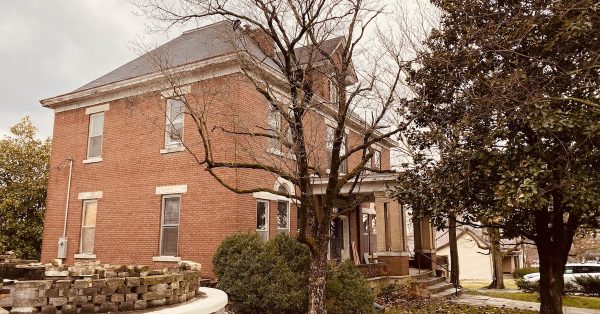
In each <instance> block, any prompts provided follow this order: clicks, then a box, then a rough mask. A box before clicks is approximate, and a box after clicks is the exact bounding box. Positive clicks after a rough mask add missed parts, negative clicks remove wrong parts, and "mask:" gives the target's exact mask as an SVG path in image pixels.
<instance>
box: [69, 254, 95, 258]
mask: <svg viewBox="0 0 600 314" xmlns="http://www.w3.org/2000/svg"><path fill="white" fill-rule="evenodd" d="M73 258H75V259H95V258H96V254H85V253H77V254H75V255H74V256H73Z"/></svg>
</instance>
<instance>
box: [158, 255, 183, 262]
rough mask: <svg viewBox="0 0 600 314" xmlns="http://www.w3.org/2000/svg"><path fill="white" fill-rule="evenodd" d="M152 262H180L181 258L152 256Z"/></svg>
mask: <svg viewBox="0 0 600 314" xmlns="http://www.w3.org/2000/svg"><path fill="white" fill-rule="evenodd" d="M152 261H153V262H181V257H179V256H154V257H153V258H152Z"/></svg>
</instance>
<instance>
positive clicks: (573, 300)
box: [464, 290, 600, 310]
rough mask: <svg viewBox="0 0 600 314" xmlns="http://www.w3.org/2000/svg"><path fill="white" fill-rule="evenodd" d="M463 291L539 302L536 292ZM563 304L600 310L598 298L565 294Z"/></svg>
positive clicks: (599, 299)
mask: <svg viewBox="0 0 600 314" xmlns="http://www.w3.org/2000/svg"><path fill="white" fill-rule="evenodd" d="M464 293H466V294H478V295H488V296H490V297H494V298H501V299H509V300H517V301H527V302H537V303H539V302H540V301H539V300H538V297H539V295H538V294H537V293H523V292H497V291H474V290H465V291H464ZM563 306H568V307H579V308H586V309H595V310H600V298H597V297H583V296H572V295H567V296H564V297H563Z"/></svg>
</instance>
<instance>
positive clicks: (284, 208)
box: [277, 201, 290, 233]
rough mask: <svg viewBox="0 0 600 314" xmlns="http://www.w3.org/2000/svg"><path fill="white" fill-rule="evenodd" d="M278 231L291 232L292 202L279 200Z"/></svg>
mask: <svg viewBox="0 0 600 314" xmlns="http://www.w3.org/2000/svg"><path fill="white" fill-rule="evenodd" d="M277 233H290V202H287V201H277Z"/></svg>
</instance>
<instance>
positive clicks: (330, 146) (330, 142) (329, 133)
mask: <svg viewBox="0 0 600 314" xmlns="http://www.w3.org/2000/svg"><path fill="white" fill-rule="evenodd" d="M333 133H334V130H333V128H332V127H329V126H328V127H327V139H326V141H327V151H329V152H331V150H332V149H333Z"/></svg>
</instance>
